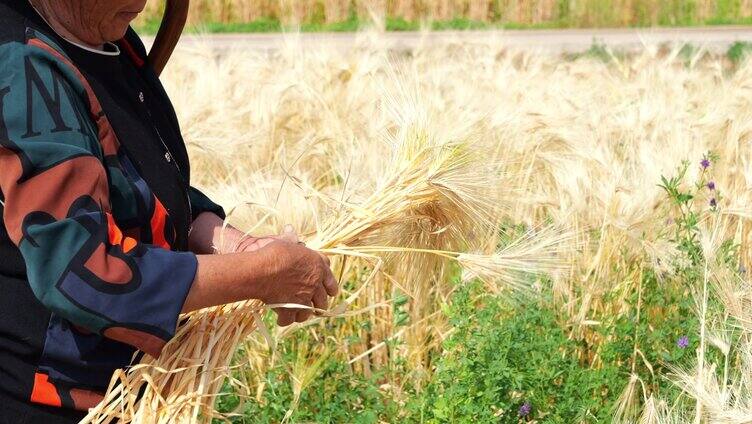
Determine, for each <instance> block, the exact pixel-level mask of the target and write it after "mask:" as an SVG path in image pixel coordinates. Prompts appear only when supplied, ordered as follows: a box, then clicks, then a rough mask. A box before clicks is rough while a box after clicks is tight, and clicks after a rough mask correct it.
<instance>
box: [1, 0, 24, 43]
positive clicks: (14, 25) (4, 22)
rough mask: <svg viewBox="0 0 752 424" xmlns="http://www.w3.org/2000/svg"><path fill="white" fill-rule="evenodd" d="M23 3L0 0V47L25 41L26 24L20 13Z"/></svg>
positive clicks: (15, 0) (22, 0)
mask: <svg viewBox="0 0 752 424" xmlns="http://www.w3.org/2000/svg"><path fill="white" fill-rule="evenodd" d="M24 1H25V0H0V45H3V44H7V43H22V44H23V43H24V42H25V41H26V29H27V26H28V23H27V20H26V17H25V16H24V15H23V13H22V12H21V11H22V6H23V5H22V4H21V3H22V2H24Z"/></svg>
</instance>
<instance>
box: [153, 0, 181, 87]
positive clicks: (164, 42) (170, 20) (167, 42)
mask: <svg viewBox="0 0 752 424" xmlns="http://www.w3.org/2000/svg"><path fill="white" fill-rule="evenodd" d="M188 3H189V0H167V5H166V6H165V13H164V17H163V18H162V24H161V25H160V26H159V32H157V38H156V39H155V40H154V45H153V46H152V48H151V51H149V61H150V62H151V64H152V66H153V67H154V71H155V72H156V73H157V75H159V74H161V73H162V71H163V70H164V68H165V66H166V65H167V61H168V60H169V59H170V56H171V55H172V52H173V51H174V50H175V46H176V45H177V44H178V40H179V39H180V34H181V33H182V32H183V28H184V27H185V21H186V20H187V19H188Z"/></svg>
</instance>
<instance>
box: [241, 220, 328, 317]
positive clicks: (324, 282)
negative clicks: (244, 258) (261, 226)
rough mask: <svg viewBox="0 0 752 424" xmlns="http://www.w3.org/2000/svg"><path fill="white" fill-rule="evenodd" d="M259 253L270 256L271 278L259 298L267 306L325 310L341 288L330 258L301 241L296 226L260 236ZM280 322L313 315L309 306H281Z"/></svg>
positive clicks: (260, 288) (261, 290)
mask: <svg viewBox="0 0 752 424" xmlns="http://www.w3.org/2000/svg"><path fill="white" fill-rule="evenodd" d="M258 240H259V241H260V242H257V243H256V246H259V245H262V244H263V246H262V247H260V248H259V250H258V253H259V254H264V255H268V259H269V260H268V263H270V264H271V265H270V270H269V272H268V273H266V274H267V275H268V278H266V279H264V280H263V281H261V284H260V287H259V297H258V298H259V300H261V301H263V302H264V303H266V304H267V305H274V304H282V303H294V304H298V305H304V306H313V307H315V308H316V309H322V310H325V309H327V308H328V305H329V296H335V295H336V294H337V291H338V287H337V280H336V279H335V278H334V275H333V274H332V271H331V269H330V266H331V264H330V262H329V258H327V257H326V256H324V255H322V254H320V253H318V252H316V251H314V250H311V249H309V248H307V247H305V245H304V244H302V243H298V241H297V240H298V237H297V234H295V231H294V230H293V229H292V227H289V226H288V227H286V228H285V232H284V233H283V234H282V235H281V236H279V237H268V238H264V239H258ZM275 312H276V313H277V316H278V318H277V323H278V324H279V325H280V326H287V325H290V324H292V323H293V322H303V321H305V320H307V319H308V318H310V317H311V315H312V313H313V312H312V311H311V310H308V309H291V308H277V309H275Z"/></svg>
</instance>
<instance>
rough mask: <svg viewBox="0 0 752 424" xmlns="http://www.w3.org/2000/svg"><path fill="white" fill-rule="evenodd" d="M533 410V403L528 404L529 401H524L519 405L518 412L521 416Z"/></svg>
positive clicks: (525, 415)
mask: <svg viewBox="0 0 752 424" xmlns="http://www.w3.org/2000/svg"><path fill="white" fill-rule="evenodd" d="M532 410H533V405H531V404H530V402H527V401H525V403H523V404H522V406H520V411H519V414H520V416H521V417H527V416H528V415H530V412H531V411H532Z"/></svg>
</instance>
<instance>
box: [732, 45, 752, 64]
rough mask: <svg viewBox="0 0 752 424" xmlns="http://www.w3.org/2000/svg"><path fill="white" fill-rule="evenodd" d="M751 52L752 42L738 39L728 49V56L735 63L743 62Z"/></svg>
mask: <svg viewBox="0 0 752 424" xmlns="http://www.w3.org/2000/svg"><path fill="white" fill-rule="evenodd" d="M750 53H752V43H750V42H746V41H737V42H736V43H734V44H733V45H731V47H730V48H729V49H728V52H726V57H728V58H729V60H730V61H731V62H732V63H733V64H735V65H738V64H739V63H741V62H742V61H743V60H744V59H745V58H746V57H747V56H748V55H749V54H750Z"/></svg>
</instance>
